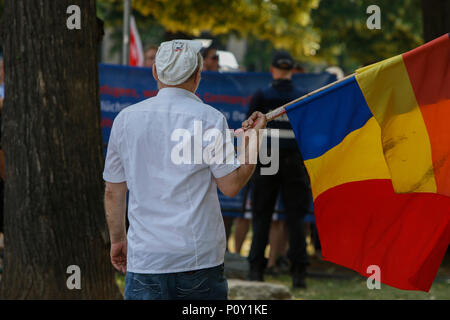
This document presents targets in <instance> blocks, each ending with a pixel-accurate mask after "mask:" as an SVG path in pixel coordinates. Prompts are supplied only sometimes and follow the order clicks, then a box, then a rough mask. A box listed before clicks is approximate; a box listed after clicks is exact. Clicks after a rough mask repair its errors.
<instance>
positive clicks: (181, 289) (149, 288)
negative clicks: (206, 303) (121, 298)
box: [125, 264, 228, 300]
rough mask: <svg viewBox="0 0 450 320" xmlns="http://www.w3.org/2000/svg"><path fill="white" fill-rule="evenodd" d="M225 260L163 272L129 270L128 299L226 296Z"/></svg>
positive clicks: (212, 297) (126, 293) (190, 298)
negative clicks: (187, 269)
mask: <svg viewBox="0 0 450 320" xmlns="http://www.w3.org/2000/svg"><path fill="white" fill-rule="evenodd" d="M227 297H228V283H227V279H226V278H225V275H224V266H223V264H221V265H219V266H217V267H213V268H207V269H201V270H195V271H188V272H177V273H161V274H143V273H133V272H127V275H126V277H125V300H227Z"/></svg>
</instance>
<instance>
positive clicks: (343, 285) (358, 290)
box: [266, 276, 450, 300]
mask: <svg viewBox="0 0 450 320" xmlns="http://www.w3.org/2000/svg"><path fill="white" fill-rule="evenodd" d="M266 281H268V282H272V283H277V284H283V285H286V286H288V287H289V288H290V286H291V277H290V276H280V277H277V278H273V277H266ZM306 283H307V286H308V288H307V289H305V290H303V289H291V293H292V295H293V296H294V298H295V299H299V300H409V299H414V300H441V299H445V300H448V299H450V281H448V280H447V281H446V280H441V281H435V282H434V284H433V286H432V287H431V289H430V292H428V293H427V292H417V291H406V290H400V289H396V288H392V287H389V286H388V285H385V284H381V288H380V289H374V290H369V289H368V288H367V285H366V279H363V278H361V277H355V278H353V279H346V280H344V279H324V278H322V279H318V278H308V279H307V280H306Z"/></svg>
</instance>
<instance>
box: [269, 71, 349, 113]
mask: <svg viewBox="0 0 450 320" xmlns="http://www.w3.org/2000/svg"><path fill="white" fill-rule="evenodd" d="M354 75H355V73H352V74H349V75H348V76H346V77H344V78H342V79H340V80H337V81H334V82H332V83H330V84H327V85H326V86H323V87H321V88H319V89H316V90H314V91H311V92H310V93H307V94H305V95H304V96H301V97H300V98H297V99H295V100H292V101H290V102H288V103H286V104H284V105H282V106H281V107H278V108H276V109H275V110H272V111H270V112H268V113H266V118H267V122H269V121H272V120H273V119H276V118H278V117H281V116H282V115H283V114H285V113H286V107H287V106H290V105H291V104H294V103H297V102H299V101H301V100H303V99H306V98H308V97H310V96H312V95H314V94H316V93H319V92H321V91H323V90H325V89H328V88H330V87H332V86H334V85H336V84H338V83H341V82H343V81H345V80H347V79H349V78H351V77H353V76H354Z"/></svg>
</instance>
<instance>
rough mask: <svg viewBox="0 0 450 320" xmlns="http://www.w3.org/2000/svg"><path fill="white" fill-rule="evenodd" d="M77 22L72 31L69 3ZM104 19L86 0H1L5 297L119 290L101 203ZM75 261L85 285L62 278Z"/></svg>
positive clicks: (83, 295)
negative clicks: (73, 284) (100, 87)
mask: <svg viewBox="0 0 450 320" xmlns="http://www.w3.org/2000/svg"><path fill="white" fill-rule="evenodd" d="M73 4H75V5H78V6H79V7H80V9H81V30H68V29H67V27H66V20H67V18H68V17H69V16H70V14H67V13H66V10H67V7H68V6H70V5H73ZM100 29H101V28H100V27H99V23H98V22H97V19H96V8H95V1H92V0H57V1H55V0H33V1H29V0H6V1H5V10H4V15H3V18H2V26H1V36H2V39H3V44H4V58H5V76H6V79H5V92H6V96H5V101H4V110H3V111H4V113H3V117H4V119H3V129H4V130H3V139H2V142H3V147H4V152H5V155H6V156H5V161H6V177H7V178H6V186H5V188H6V189H5V266H4V274H3V279H2V281H1V283H0V297H1V298H6V299H111V298H121V297H122V296H121V294H120V292H119V290H118V288H117V286H116V284H115V282H114V271H113V269H112V267H111V264H110V261H109V251H108V250H109V240H108V236H107V231H106V230H107V229H106V222H105V218H104V211H103V200H102V195H103V182H102V178H101V172H102V168H103V151H102V139H101V130H100V107H99V104H100V102H99V95H98V57H97V53H98V51H97V50H98V45H99V40H100V37H101V30H100ZM70 265H78V266H79V267H80V269H81V290H76V289H75V290H69V289H68V288H67V286H66V281H67V278H68V277H69V276H70V274H67V273H66V271H67V267H68V266H70Z"/></svg>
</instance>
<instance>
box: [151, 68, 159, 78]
mask: <svg viewBox="0 0 450 320" xmlns="http://www.w3.org/2000/svg"><path fill="white" fill-rule="evenodd" d="M152 74H153V78H155V80H156V82H158V80H159V79H158V73H157V72H156V65H155V64H153V66H152Z"/></svg>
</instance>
